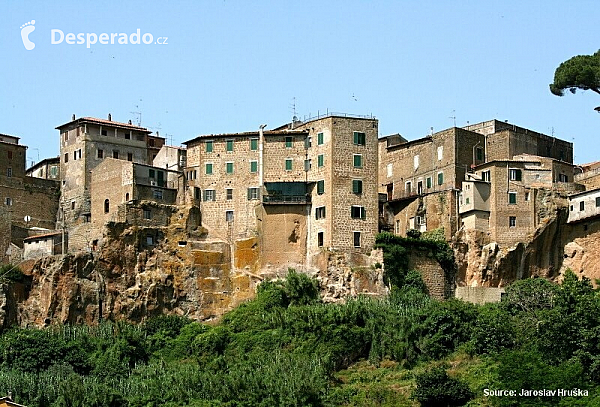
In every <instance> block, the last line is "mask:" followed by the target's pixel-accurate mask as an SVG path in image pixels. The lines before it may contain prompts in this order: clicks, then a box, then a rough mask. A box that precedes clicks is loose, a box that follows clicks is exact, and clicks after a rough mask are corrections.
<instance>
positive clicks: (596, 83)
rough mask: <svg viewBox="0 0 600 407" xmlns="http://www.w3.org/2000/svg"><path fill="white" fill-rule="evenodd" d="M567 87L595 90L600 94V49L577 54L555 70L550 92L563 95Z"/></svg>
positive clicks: (570, 89)
mask: <svg viewBox="0 0 600 407" xmlns="http://www.w3.org/2000/svg"><path fill="white" fill-rule="evenodd" d="M565 89H568V90H569V91H570V92H571V93H575V92H576V90H577V89H582V90H588V89H589V90H593V91H594V92H596V93H599V94H600V51H597V52H596V53H595V54H592V55H577V56H574V57H573V58H571V59H568V60H567V61H565V62H563V63H561V64H560V65H559V66H558V68H556V71H555V72H554V82H552V83H551V84H550V92H552V93H553V94H555V95H557V96H563V95H564V94H565Z"/></svg>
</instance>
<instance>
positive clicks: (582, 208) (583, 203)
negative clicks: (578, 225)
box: [579, 201, 585, 211]
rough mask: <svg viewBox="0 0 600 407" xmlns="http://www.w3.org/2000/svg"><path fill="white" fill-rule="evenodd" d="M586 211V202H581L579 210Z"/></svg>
mask: <svg viewBox="0 0 600 407" xmlns="http://www.w3.org/2000/svg"><path fill="white" fill-rule="evenodd" d="M584 209H585V202H583V201H581V202H579V210H580V211H582V210H584Z"/></svg>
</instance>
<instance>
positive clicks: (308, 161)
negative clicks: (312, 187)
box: [304, 158, 311, 171]
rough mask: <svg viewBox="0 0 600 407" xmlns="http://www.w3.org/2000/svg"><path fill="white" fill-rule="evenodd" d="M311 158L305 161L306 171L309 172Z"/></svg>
mask: <svg viewBox="0 0 600 407" xmlns="http://www.w3.org/2000/svg"><path fill="white" fill-rule="evenodd" d="M310 165H311V164H310V158H307V159H306V160H304V171H308V170H310Z"/></svg>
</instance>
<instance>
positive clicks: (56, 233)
mask: <svg viewBox="0 0 600 407" xmlns="http://www.w3.org/2000/svg"><path fill="white" fill-rule="evenodd" d="M61 233H62V232H50V233H44V234H41V235H35V236H29V237H26V238H25V239H23V241H24V242H25V241H27V240H36V239H41V238H43V237H50V236H57V235H60V234H61Z"/></svg>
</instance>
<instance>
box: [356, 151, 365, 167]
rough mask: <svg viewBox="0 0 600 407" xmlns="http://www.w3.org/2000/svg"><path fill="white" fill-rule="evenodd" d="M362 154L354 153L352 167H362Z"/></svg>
mask: <svg viewBox="0 0 600 407" xmlns="http://www.w3.org/2000/svg"><path fill="white" fill-rule="evenodd" d="M362 166H363V164H362V155H361V154H354V168H362Z"/></svg>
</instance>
